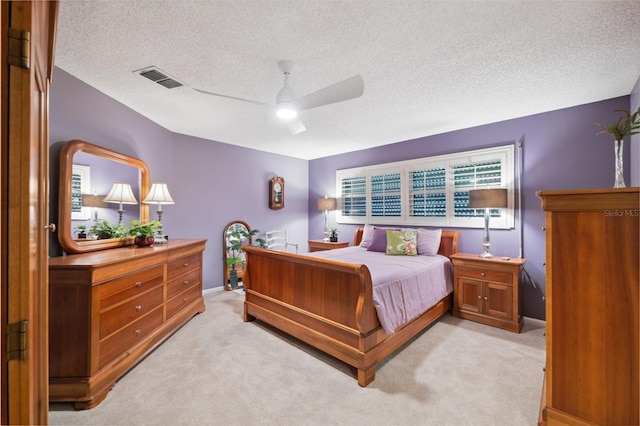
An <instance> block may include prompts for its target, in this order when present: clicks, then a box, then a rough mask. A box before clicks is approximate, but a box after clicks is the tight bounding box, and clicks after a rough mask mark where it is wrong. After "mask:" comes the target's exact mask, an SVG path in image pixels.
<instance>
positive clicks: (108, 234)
mask: <svg viewBox="0 0 640 426" xmlns="http://www.w3.org/2000/svg"><path fill="white" fill-rule="evenodd" d="M89 235H90V236H94V237H96V238H97V239H99V240H105V239H109V238H123V237H126V236H127V230H126V229H125V227H124V225H123V224H121V223H119V224H117V225H112V224H111V223H110V222H109V221H108V220H106V219H103V220H100V221H98V222H96V223H95V224H94V225H92V226H91V228H89Z"/></svg>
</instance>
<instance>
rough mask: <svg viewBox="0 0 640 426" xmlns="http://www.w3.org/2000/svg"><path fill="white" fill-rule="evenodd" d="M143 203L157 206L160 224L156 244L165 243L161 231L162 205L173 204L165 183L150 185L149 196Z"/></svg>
mask: <svg viewBox="0 0 640 426" xmlns="http://www.w3.org/2000/svg"><path fill="white" fill-rule="evenodd" d="M142 202H143V203H146V204H157V205H158V210H156V213H158V222H160V229H158V233H157V237H156V242H157V243H164V242H166V241H167V239H166V237H165V235H164V231H163V230H162V213H163V211H162V205H163V204H175V201H173V198H171V194H170V193H169V188H168V187H167V184H166V183H153V184H151V189H150V190H149V194H148V195H147V197H146V198H145V199H144V200H142Z"/></svg>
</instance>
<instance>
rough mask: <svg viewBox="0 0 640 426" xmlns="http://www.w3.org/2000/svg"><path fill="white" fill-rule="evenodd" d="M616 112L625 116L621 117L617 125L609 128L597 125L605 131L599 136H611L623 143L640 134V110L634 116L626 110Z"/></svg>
mask: <svg viewBox="0 0 640 426" xmlns="http://www.w3.org/2000/svg"><path fill="white" fill-rule="evenodd" d="M614 111H615V112H621V113H624V115H621V116H620V117H619V118H618V120H617V121H616V122H615V123H612V124H609V125H608V126H605V125H604V124H600V123H596V126H598V127H600V128H602V129H603V130H602V131H601V132H598V133H597V134H598V135H601V134H607V135H611V136H613V137H614V139H615V140H617V141H621V140H623V139H624V138H625V137H627V136H631V135H637V134H638V133H640V108H638V110H637V111H636V112H634V113H633V114H631V112H630V111H628V110H626V109H616V110H614Z"/></svg>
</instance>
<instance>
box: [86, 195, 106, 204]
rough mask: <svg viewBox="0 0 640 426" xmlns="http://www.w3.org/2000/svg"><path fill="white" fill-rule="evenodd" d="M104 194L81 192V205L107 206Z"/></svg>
mask: <svg viewBox="0 0 640 426" xmlns="http://www.w3.org/2000/svg"><path fill="white" fill-rule="evenodd" d="M104 198H105V196H104V195H90V194H82V207H107V205H106V204H105V201H104Z"/></svg>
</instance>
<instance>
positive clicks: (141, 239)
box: [127, 219, 162, 247]
mask: <svg viewBox="0 0 640 426" xmlns="http://www.w3.org/2000/svg"><path fill="white" fill-rule="evenodd" d="M129 222H130V223H131V226H129V230H128V231H127V234H128V235H130V236H132V237H134V240H133V242H134V243H135V244H136V245H137V246H139V247H145V246H151V245H153V243H154V241H155V235H156V234H157V233H158V231H159V230H160V229H161V228H162V224H161V223H160V221H158V220H152V221H150V222H144V221H142V220H135V219H132V220H130V221H129Z"/></svg>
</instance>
